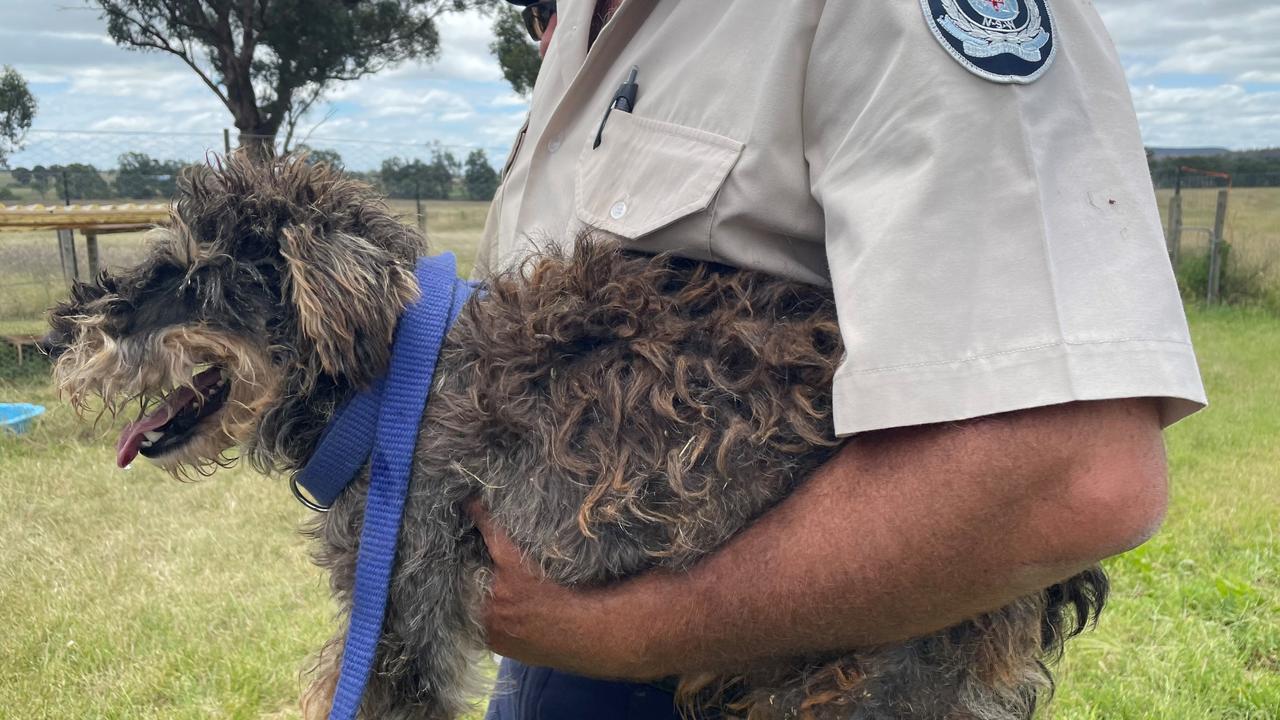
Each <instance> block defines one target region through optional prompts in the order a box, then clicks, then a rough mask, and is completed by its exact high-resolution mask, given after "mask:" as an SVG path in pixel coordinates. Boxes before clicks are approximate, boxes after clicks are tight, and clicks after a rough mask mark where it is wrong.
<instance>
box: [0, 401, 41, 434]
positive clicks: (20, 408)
mask: <svg viewBox="0 0 1280 720" xmlns="http://www.w3.org/2000/svg"><path fill="white" fill-rule="evenodd" d="M43 414H44V407H43V406H41V405H32V404H31V403H0V428H3V429H4V430H8V431H10V432H12V433H16V434H18V435H21V434H23V433H25V432H27V431H28V430H30V429H31V424H32V423H33V422H35V420H36V418H38V417H40V416H41V415H43Z"/></svg>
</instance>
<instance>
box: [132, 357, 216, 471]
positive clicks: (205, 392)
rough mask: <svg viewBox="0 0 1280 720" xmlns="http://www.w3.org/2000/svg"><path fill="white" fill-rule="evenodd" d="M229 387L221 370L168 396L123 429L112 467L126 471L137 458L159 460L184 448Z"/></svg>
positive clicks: (208, 372)
mask: <svg viewBox="0 0 1280 720" xmlns="http://www.w3.org/2000/svg"><path fill="white" fill-rule="evenodd" d="M230 387H231V383H230V382H229V381H228V380H227V378H226V376H225V375H224V374H223V371H222V369H221V368H217V367H212V368H209V369H207V370H204V371H202V372H199V373H196V374H195V375H194V376H193V377H192V378H191V382H190V384H188V385H183V386H182V387H179V388H178V389H176V390H174V391H173V392H171V393H169V394H168V395H166V396H165V397H164V399H163V400H161V401H160V405H159V407H157V408H156V409H154V410H152V411H151V412H149V413H146V414H144V415H143V416H142V417H140V418H138V419H137V420H135V421H133V422H131V423H129V424H128V425H126V426H125V428H124V430H123V431H121V433H120V440H119V441H117V442H116V465H118V466H119V467H127V466H128V465H129V464H130V463H132V462H133V460H134V458H136V457H137V456H138V455H139V454H141V455H142V456H143V457H146V458H154V457H159V456H161V455H164V454H166V453H168V452H171V451H173V450H175V449H177V448H179V447H181V446H183V445H185V444H187V442H189V441H190V440H191V439H192V438H193V437H194V436H195V434H196V433H195V430H196V428H197V427H198V426H199V425H200V421H201V420H204V419H205V418H207V417H209V416H210V415H213V414H214V413H216V412H218V410H220V409H221V408H222V406H223V405H225V404H226V402H227V396H228V395H229V394H230Z"/></svg>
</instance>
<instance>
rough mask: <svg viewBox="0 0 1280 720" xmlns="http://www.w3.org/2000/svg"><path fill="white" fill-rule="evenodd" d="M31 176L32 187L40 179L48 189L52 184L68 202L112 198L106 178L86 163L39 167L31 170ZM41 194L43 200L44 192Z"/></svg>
mask: <svg viewBox="0 0 1280 720" xmlns="http://www.w3.org/2000/svg"><path fill="white" fill-rule="evenodd" d="M31 176H32V187H35V182H36V178H37V177H39V178H40V182H41V183H42V184H43V186H44V187H45V188H46V189H47V188H48V187H49V184H52V185H53V187H54V188H56V189H57V192H58V194H59V195H61V196H62V197H64V198H66V199H67V200H105V199H107V198H109V197H111V196H112V193H111V186H110V185H109V184H107V181H106V178H104V177H102V175H101V174H100V173H99V172H98V169H97V168H95V167H94V166H92V165H85V164H84V163H71V164H70V165H50V166H49V167H47V168H45V167H41V166H39V165H37V166H35V167H34V168H32V169H31ZM39 192H40V197H41V198H43V197H44V192H43V191H39Z"/></svg>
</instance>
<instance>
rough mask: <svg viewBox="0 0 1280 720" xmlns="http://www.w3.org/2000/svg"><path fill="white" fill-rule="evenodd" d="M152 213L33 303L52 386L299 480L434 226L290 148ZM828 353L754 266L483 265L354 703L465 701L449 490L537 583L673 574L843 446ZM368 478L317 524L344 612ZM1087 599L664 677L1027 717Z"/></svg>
mask: <svg viewBox="0 0 1280 720" xmlns="http://www.w3.org/2000/svg"><path fill="white" fill-rule="evenodd" d="M172 220H173V222H172V224H171V226H170V227H169V228H167V229H165V230H161V231H157V234H156V237H155V239H154V241H153V243H152V245H151V248H150V255H149V257H148V258H147V259H146V260H145V261H144V262H143V263H141V264H140V265H138V266H137V267H134V268H132V269H130V270H127V271H124V272H122V273H120V274H118V275H109V274H105V273H104V274H103V275H102V276H101V277H100V278H99V279H98V281H97V282H96V283H94V284H91V285H89V284H85V285H79V286H77V287H76V288H75V290H74V292H73V294H72V298H71V299H70V300H69V301H67V302H64V303H62V304H61V305H59V306H57V307H56V308H54V309H53V310H52V311H51V324H52V326H53V330H52V333H51V336H50V338H51V352H52V354H53V355H54V357H55V358H56V364H55V376H56V379H57V382H58V383H59V385H60V387H61V389H62V390H63V391H64V393H66V395H67V396H68V397H69V398H70V399H71V401H72V402H73V403H75V404H76V405H77V407H80V408H81V409H84V408H86V407H94V408H99V407H101V408H105V410H106V411H108V412H110V413H112V414H113V415H114V414H115V413H119V412H123V411H125V410H126V406H128V405H130V404H137V405H140V409H139V412H140V418H139V419H138V420H136V421H134V422H132V423H130V424H129V426H127V427H126V428H125V430H124V433H123V434H122V436H121V440H120V443H119V445H118V447H117V452H118V460H119V462H121V463H122V464H124V463H127V462H129V461H131V460H132V458H133V456H134V455H136V454H138V453H141V454H142V455H144V456H146V457H147V458H149V459H150V460H152V461H153V462H155V463H157V464H159V465H160V466H162V467H164V468H166V469H168V470H170V471H172V472H174V473H183V472H187V471H190V470H196V471H199V472H209V471H210V470H212V469H216V466H217V465H221V464H226V463H229V462H231V461H232V456H231V455H228V454H227V453H228V451H231V450H232V449H233V448H238V451H236V452H237V455H236V457H239V458H244V459H247V460H248V461H249V462H250V463H252V464H253V466H254V467H256V468H258V469H260V470H261V471H263V472H269V473H290V472H292V471H296V470H297V469H298V468H300V467H301V466H302V465H303V464H304V463H305V462H306V460H307V458H308V457H309V456H310V454H311V453H312V452H313V450H314V448H315V446H316V443H317V439H318V437H319V435H320V434H321V431H322V429H323V428H324V427H325V424H326V423H327V422H328V421H329V419H330V417H331V415H332V413H333V412H334V409H335V408H337V407H338V406H339V405H340V404H341V403H343V402H344V401H345V400H346V399H347V398H348V397H350V396H351V395H352V394H353V393H355V392H356V391H357V390H359V389H360V388H362V387H364V386H366V385H367V384H368V383H369V382H370V381H371V380H373V379H374V378H376V377H378V376H379V375H380V374H382V373H383V372H384V370H385V368H386V366H387V363H388V358H389V346H390V344H391V340H392V334H393V330H394V328H395V324H396V319H397V317H398V316H399V315H400V313H401V310H402V309H403V308H404V306H405V305H406V303H409V302H411V301H413V300H414V299H415V298H416V297H417V296H418V287H417V285H416V280H415V279H414V276H413V272H412V271H413V267H414V263H415V259H416V258H417V257H419V256H420V255H421V254H423V253H424V251H425V243H424V241H423V239H422V238H421V237H420V236H419V235H418V234H417V233H416V232H415V231H414V230H412V229H410V228H409V227H407V226H405V225H402V224H401V223H399V222H398V221H397V220H396V219H395V218H394V217H393V216H392V215H391V213H390V212H389V211H388V210H387V208H386V207H385V206H384V205H383V204H382V202H380V201H379V200H378V199H377V198H376V197H375V196H374V195H373V193H372V192H371V191H370V190H369V189H368V188H367V187H365V186H363V185H361V184H359V183H357V182H354V181H352V180H349V179H347V178H345V177H343V176H342V175H340V174H338V173H336V172H334V171H332V170H330V169H328V168H327V167H324V166H311V165H309V164H306V163H305V162H301V161H298V160H280V161H274V162H270V163H254V162H251V161H250V160H249V159H248V158H246V157H232V158H230V159H229V160H228V162H227V164H226V166H225V167H221V168H219V169H210V168H201V169H198V170H196V171H193V172H189V173H188V174H187V175H185V177H184V178H183V180H182V183H181V186H180V190H179V194H178V199H177V202H176V204H175V207H174V210H173V217H172ZM840 353H841V345H840V336H839V332H838V329H837V326H836V321H835V309H834V305H833V303H832V300H831V297H830V295H829V292H828V291H827V290H824V289H821V288H815V287H810V286H806V285H802V284H798V283H794V282H787V281H783V280H779V279H776V278H771V277H768V276H766V275H763V274H760V273H756V272H747V271H741V270H735V269H732V268H727V267H723V266H717V265H713V264H709V263H703V262H694V261H688V260H681V259H676V258H672V257H665V256H658V257H647V256H641V255H635V254H629V253H626V252H622V251H620V250H618V249H617V248H616V247H615V246H613V245H611V244H608V243H602V242H595V241H591V240H583V241H582V242H580V243H578V244H577V247H576V249H575V250H573V251H570V252H568V253H556V252H548V253H544V254H540V255H537V256H535V257H533V258H531V259H530V260H528V261H527V262H526V263H524V264H523V265H522V266H521V267H519V268H517V269H514V270H511V271H508V272H505V273H497V274H494V275H492V276H491V277H489V278H487V292H486V293H485V294H483V295H482V296H478V297H476V298H474V299H473V300H471V301H470V302H469V304H468V305H467V306H466V308H465V309H464V311H463V313H462V315H461V318H460V319H459V320H458V322H457V324H456V325H455V326H454V328H453V330H452V331H451V333H450V334H449V337H448V339H447V342H446V344H445V346H444V349H443V351H442V354H441V358H440V363H439V367H438V370H437V372H436V378H435V382H434V387H433V389H432V395H431V399H430V404H429V407H428V410H427V412H426V416H425V417H424V418H423V422H422V426H421V427H422V432H421V433H420V435H419V438H418V446H417V449H416V462H415V466H414V471H413V479H412V487H411V495H410V497H409V499H408V502H407V507H406V511H405V516H404V526H403V529H402V530H401V533H400V539H399V553H398V557H397V561H396V569H395V576H394V579H393V583H392V591H391V596H390V600H389V607H388V609H387V616H386V621H385V626H384V631H383V632H384V634H383V637H382V641H381V644H380V646H379V649H378V656H377V659H376V662H375V673H374V675H373V677H372V678H371V680H370V683H369V687H368V691H367V694H366V696H365V699H364V704H363V707H362V713H363V717H366V718H392V719H401V718H404V719H408V718H415V719H416V718H423V719H431V720H443V719H451V718H456V717H458V715H459V714H460V713H461V712H463V711H464V709H465V708H466V705H467V701H468V699H470V698H475V697H476V696H477V693H478V688H477V683H476V682H475V675H476V672H475V670H476V659H477V657H478V656H479V655H481V654H482V652H483V651H484V638H483V636H482V631H481V627H480V625H479V624H478V623H477V612H476V609H477V606H478V603H480V602H481V600H482V597H483V595H484V593H485V577H486V573H485V568H486V562H487V555H486V552H485V548H484V546H483V543H482V541H481V539H480V537H479V535H478V533H477V532H476V531H475V529H474V527H473V526H472V523H471V522H470V521H469V519H468V517H467V515H466V514H465V513H464V512H463V511H462V509H461V508H462V506H463V504H464V503H465V502H466V501H467V500H468V499H469V498H472V497H479V498H480V499H481V500H482V501H483V502H484V503H485V504H486V505H487V506H488V507H489V508H490V509H491V511H492V513H493V517H494V519H495V521H496V522H497V523H498V524H499V525H500V526H502V527H503V528H505V529H506V530H507V531H508V532H509V533H510V534H511V536H512V538H513V539H514V540H515V542H516V544H517V545H518V546H519V547H520V548H522V550H523V551H524V552H525V553H527V554H528V556H529V557H530V558H532V559H533V560H535V561H537V562H538V563H539V564H540V565H541V567H542V569H543V570H544V571H545V572H546V573H547V575H548V576H549V577H550V578H552V579H553V580H555V581H556V582H560V583H565V584H578V585H597V584H601V583H608V582H610V581H612V580H615V579H617V578H622V577H626V576H628V575H633V574H635V573H639V572H642V571H644V570H646V569H648V568H654V567H664V568H684V567H688V566H690V565H691V564H693V563H695V562H697V561H698V559H699V558H701V557H702V556H704V555H706V554H707V553H709V552H711V551H713V550H714V549H715V548H716V547H718V546H720V545H721V544H722V543H724V542H725V541H726V540H727V539H728V538H729V537H730V536H732V535H733V534H734V533H735V532H737V531H738V530H739V529H741V528H742V527H743V526H744V525H746V524H747V523H748V522H750V521H751V520H752V519H753V518H755V517H756V516H758V515H760V514H761V513H762V512H764V511H765V510H766V509H767V508H769V507H770V506H771V505H773V504H774V503H776V502H777V501H778V500H779V499H781V498H782V497H783V496H785V495H786V494H787V493H788V491H790V490H791V489H792V488H794V487H795V486H796V484H797V483H799V482H802V481H803V479H804V478H805V476H806V474H807V473H809V472H810V471H811V470H813V469H814V468H815V467H817V466H818V465H819V464H821V463H822V462H823V461H824V460H826V459H827V458H828V457H830V456H831V455H832V454H833V453H834V452H835V450H836V449H837V446H838V442H837V440H836V439H835V438H834V437H833V435H832V428H831V407H830V400H829V392H828V388H829V387H830V384H831V379H832V374H833V372H834V369H835V366H836V362H837V360H838V358H839V356H840ZM95 398H96V400H94V399H95ZM367 482H368V477H367V474H366V475H363V476H362V477H361V478H360V479H359V480H357V482H356V483H354V484H353V485H352V486H351V487H350V488H349V489H348V490H347V491H346V492H345V493H344V494H343V495H342V496H341V497H340V498H339V499H338V500H337V502H336V504H335V505H334V507H333V508H332V511H331V512H329V513H327V514H324V515H318V516H317V517H316V519H315V522H314V524H313V525H312V527H311V528H310V530H309V532H310V534H311V535H312V536H313V537H314V538H315V540H316V541H317V543H318V551H317V557H318V561H319V563H320V564H321V565H322V566H324V567H325V568H327V569H328V570H329V571H330V572H331V574H332V587H333V591H334V593H335V595H336V597H337V600H338V602H339V603H340V605H341V607H342V608H343V609H344V611H349V609H350V602H351V591H352V586H353V583H354V570H355V560H356V551H357V542H358V539H359V535H360V528H361V523H362V516H363V507H364V500H365V493H366V490H367ZM921 522H927V519H923V518H922V519H921ZM1105 594H1106V578H1105V576H1104V575H1103V574H1102V571H1101V570H1100V569H1098V568H1094V569H1092V570H1090V571H1088V572H1086V573H1083V574H1081V575H1079V576H1077V577H1075V578H1072V579H1070V580H1068V581H1066V582H1064V583H1061V584H1059V585H1055V586H1053V587H1051V588H1048V589H1046V590H1044V591H1043V592H1040V593H1037V594H1034V595H1029V596H1027V597H1024V598H1022V599H1020V600H1018V601H1016V602H1014V603H1012V604H1010V605H1008V606H1007V607H1004V608H1001V609H1000V610H997V611H995V612H991V613H988V614H985V615H982V616H980V617H976V618H973V619H972V620H970V621H968V622H964V623H961V624H959V625H956V626H955V627H952V628H948V629H946V630H943V631H941V632H938V633H935V634H933V635H930V636H928V637H924V638H920V639H917V640H914V641H911V642H907V643H902V644H898V645H888V646H881V647H873V648H864V649H852V648H851V649H850V650H849V652H847V653H845V654H842V655H824V656H815V657H797V658H792V659H789V660H786V661H779V662H777V663H776V664H774V665H772V666H770V667H763V668H761V667H753V668H750V669H747V668H744V669H743V670H742V671H741V672H740V673H737V674H726V675H721V676H710V675H707V676H699V677H685V678H681V686H682V687H681V693H680V696H681V698H682V702H683V703H684V704H685V707H686V709H687V710H688V711H689V712H690V713H697V711H698V709H699V708H706V707H712V706H715V707H719V708H721V709H723V710H725V711H726V713H727V714H728V715H731V716H739V717H749V718H813V719H815V720H816V719H820V718H822V719H825V718H849V719H854V720H887V719H890V718H923V719H930V720H961V719H971V720H1013V719H1015V718H1027V717H1030V716H1031V715H1032V714H1033V713H1034V711H1035V705H1036V702H1037V699H1039V698H1042V697H1044V696H1045V695H1046V694H1047V693H1048V692H1049V690H1050V689H1051V687H1052V681H1051V678H1050V674H1049V671H1048V669H1047V668H1046V666H1045V662H1046V661H1048V660H1051V659H1053V658H1054V657H1056V656H1057V655H1058V654H1059V653H1060V652H1061V649H1062V643H1063V642H1064V640H1065V639H1066V638H1067V637H1068V636H1069V635H1072V634H1074V633H1076V632H1079V631H1080V629H1081V628H1083V627H1084V626H1085V625H1086V624H1087V623H1088V621H1089V620H1090V618H1093V617H1095V616H1096V613H1097V612H1098V611H1099V610H1100V609H1101V606H1102V603H1103V599H1104V597H1105ZM342 636H343V633H342V629H341V628H340V629H339V631H338V632H337V633H336V634H335V636H334V639H333V640H331V641H330V642H329V643H328V645H327V646H326V648H325V649H324V650H323V651H321V654H320V660H319V662H318V672H317V673H316V675H317V678H316V680H315V682H314V683H313V684H312V686H311V688H310V689H309V690H308V692H307V695H306V697H305V698H304V701H303V704H304V709H305V711H306V714H307V716H308V717H310V718H322V717H324V716H325V715H326V714H327V712H328V709H329V704H330V699H331V695H332V691H333V688H334V685H335V682H336V676H337V668H338V664H339V660H340V656H341V652H342V648H341V641H342Z"/></svg>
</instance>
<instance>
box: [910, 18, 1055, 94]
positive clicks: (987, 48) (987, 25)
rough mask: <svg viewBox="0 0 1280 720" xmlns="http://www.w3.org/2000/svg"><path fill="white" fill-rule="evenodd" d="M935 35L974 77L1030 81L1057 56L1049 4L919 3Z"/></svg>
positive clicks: (1001, 80) (1009, 81) (1004, 80)
mask: <svg viewBox="0 0 1280 720" xmlns="http://www.w3.org/2000/svg"><path fill="white" fill-rule="evenodd" d="M920 6H921V7H922V8H924V17H925V20H926V21H927V22H928V23H929V29H930V30H932V31H933V35H934V37H936V38H937V39H938V42H939V43H942V47H943V48H944V49H945V50H946V51H947V52H948V53H951V57H953V58H955V59H956V61H958V62H959V63H960V64H961V65H963V66H964V67H965V68H966V69H968V70H969V71H970V72H972V73H973V74H975V75H977V76H979V77H983V78H986V79H987V80H991V81H993V82H998V83H1022V84H1026V83H1030V82H1034V81H1035V80H1036V79H1037V78H1039V77H1040V76H1041V75H1043V74H1044V72H1045V71H1046V70H1048V69H1049V65H1051V64H1052V63H1053V58H1054V57H1055V56H1056V55H1057V52H1058V43H1057V37H1056V36H1055V34H1054V31H1055V27H1054V24H1053V14H1052V12H1050V10H1049V0H920Z"/></svg>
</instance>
